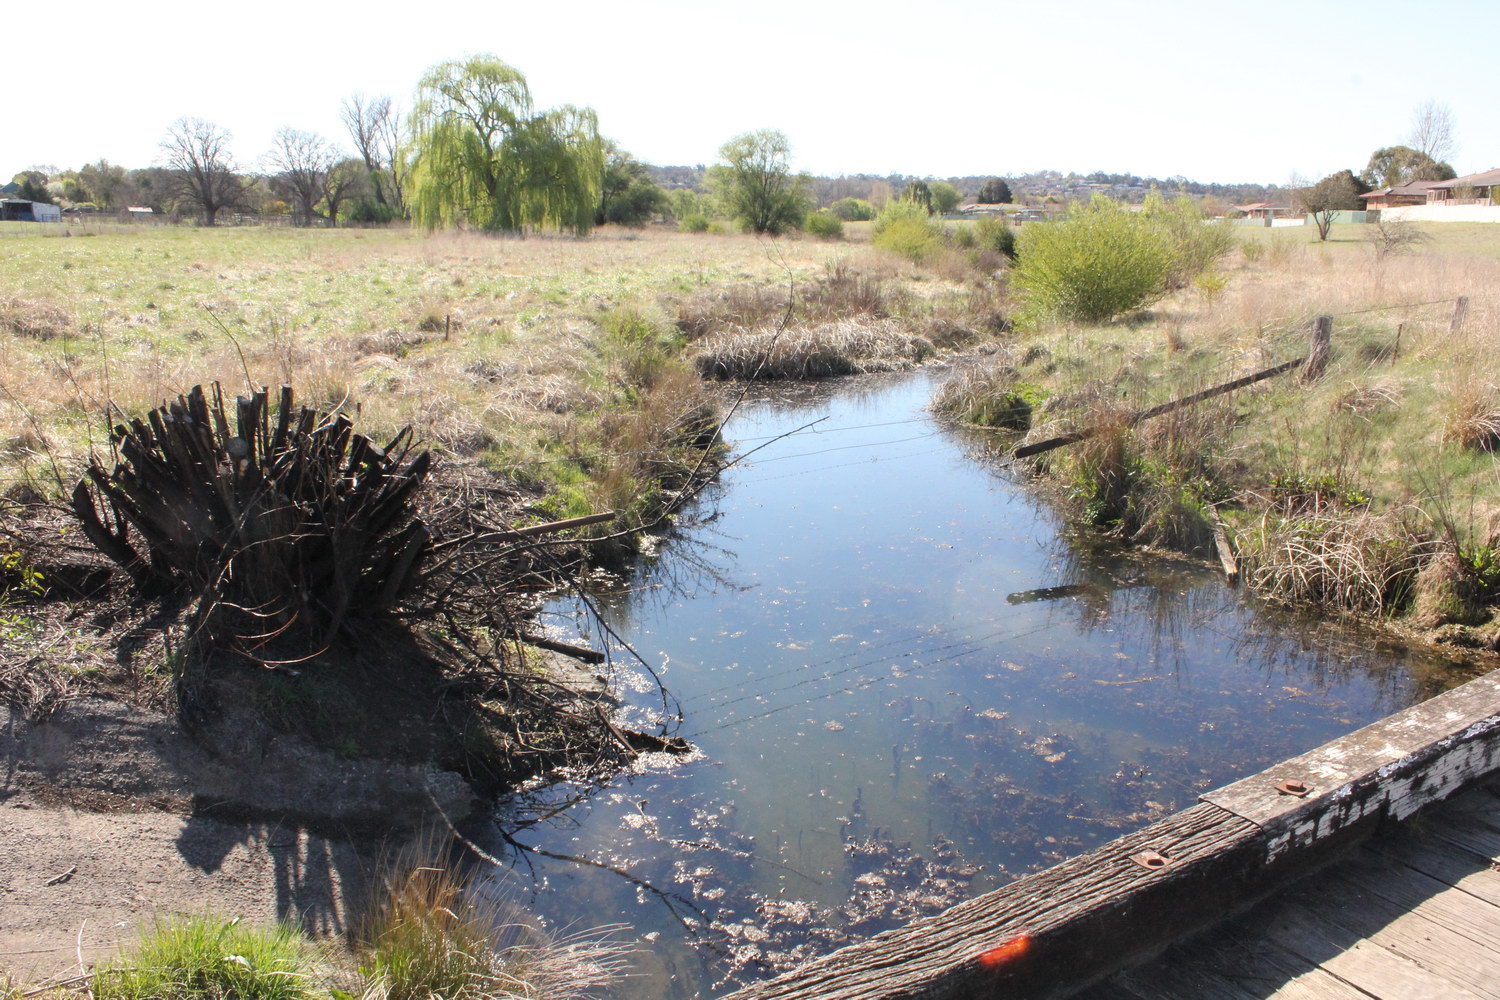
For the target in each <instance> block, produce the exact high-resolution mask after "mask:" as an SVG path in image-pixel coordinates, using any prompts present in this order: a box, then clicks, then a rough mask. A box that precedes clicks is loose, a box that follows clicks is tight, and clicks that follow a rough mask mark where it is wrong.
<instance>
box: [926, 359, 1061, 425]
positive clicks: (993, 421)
mask: <svg viewBox="0 0 1500 1000" xmlns="http://www.w3.org/2000/svg"><path fill="white" fill-rule="evenodd" d="M1034 393H1035V390H1033V389H1032V388H1031V387H1030V386H1028V385H1026V384H1025V383H1023V382H1021V381H1020V380H1019V379H1018V378H1017V376H1016V370H1015V369H1014V368H1012V367H1010V366H1009V365H994V366H992V367H987V368H973V369H970V370H968V371H965V372H962V373H960V374H958V375H955V376H953V377H952V378H950V379H949V380H948V381H946V382H944V383H943V386H942V388H941V389H939V390H938V391H937V394H936V395H935V396H934V397H933V401H932V409H933V412H935V413H938V414H940V415H941V416H944V417H947V418H948V419H950V420H959V421H962V422H964V423H966V424H974V425H977V426H980V427H998V428H1003V429H1005V430H1012V431H1027V430H1030V429H1031V411H1032V404H1033V402H1034V401H1035V399H1036V396H1035V395H1034Z"/></svg>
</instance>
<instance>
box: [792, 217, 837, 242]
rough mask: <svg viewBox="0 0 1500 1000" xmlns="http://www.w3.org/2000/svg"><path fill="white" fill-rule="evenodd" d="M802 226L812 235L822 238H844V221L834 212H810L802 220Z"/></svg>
mask: <svg viewBox="0 0 1500 1000" xmlns="http://www.w3.org/2000/svg"><path fill="white" fill-rule="evenodd" d="M802 228H803V229H804V230H805V231H806V232H807V233H808V234H809V235H812V236H816V237H818V238H819V239H822V240H841V239H843V238H844V223H843V220H841V219H840V218H839V217H838V216H837V215H834V214H833V213H832V212H808V213H807V218H806V219H804V220H803V222H802Z"/></svg>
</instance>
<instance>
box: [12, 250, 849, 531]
mask: <svg viewBox="0 0 1500 1000" xmlns="http://www.w3.org/2000/svg"><path fill="white" fill-rule="evenodd" d="M5 229H6V230H7V231H6V232H0V236H4V237H6V238H5V240H4V247H5V250H6V253H5V254H4V255H3V256H0V288H3V289H4V292H3V293H0V477H3V478H5V479H7V480H9V481H11V484H12V485H14V481H15V480H16V479H18V478H25V477H31V478H33V479H39V480H42V481H48V480H50V479H51V478H52V477H51V472H52V460H53V459H54V458H55V459H57V460H58V461H59V462H60V463H61V465H62V466H63V467H65V468H71V467H72V465H73V463H74V462H75V461H76V459H77V458H78V456H79V455H81V454H82V453H83V451H84V449H85V448H86V447H87V446H88V444H89V443H90V442H93V443H94V444H96V445H97V444H98V443H99V442H100V441H101V440H102V432H103V424H102V420H101V417H102V415H103V413H104V412H105V408H106V405H107V404H111V403H112V404H113V405H114V406H116V407H117V408H119V409H121V410H123V411H125V412H130V413H139V412H142V411H143V410H144V409H146V408H147V407H149V406H151V405H155V404H158V403H160V402H161V400H163V399H164V398H168V397H170V396H172V395H175V394H176V393H179V392H182V391H184V390H186V389H187V388H189V387H191V386H192V385H194V384H196V383H200V382H207V381H210V380H215V379H217V380H220V381H222V382H223V384H224V385H225V386H226V387H227V388H230V389H232V390H235V391H238V390H239V389H240V388H241V387H243V386H244V385H245V384H246V382H247V379H248V381H250V382H254V383H265V384H270V385H273V386H274V385H277V384H279V383H282V382H289V383H291V384H293V385H294V386H295V387H296V388H297V390H298V393H299V396H300V397H301V398H302V399H304V400H305V401H309V402H314V403H317V404H319V405H322V406H333V405H336V404H339V403H341V402H342V403H343V405H345V406H346V407H348V408H351V409H353V410H357V411H358V413H359V420H360V422H361V424H362V425H363V426H364V427H367V428H369V429H371V430H372V431H374V432H375V433H376V434H377V435H383V434H388V433H390V432H392V431H394V430H395V429H397V428H398V427H399V426H401V425H403V424H406V423H408V422H409V423H412V424H413V425H414V427H415V429H416V431H417V433H418V435H419V436H421V437H422V438H424V439H425V440H426V441H428V442H429V443H431V444H435V445H437V446H438V447H440V448H442V449H444V450H445V451H446V452H448V453H449V454H452V455H457V456H461V457H474V458H481V459H485V460H487V461H489V462H491V463H492V464H495V465H497V466H506V465H508V466H509V467H510V468H511V470H512V471H514V472H516V473H518V474H522V475H523V476H531V477H533V478H537V479H540V480H542V481H543V482H544V484H548V485H558V484H562V485H563V486H565V487H569V488H572V487H579V488H581V487H580V484H584V483H593V484H605V483H607V482H608V481H610V480H611V479H614V480H617V481H616V482H615V484H614V486H613V487H611V490H612V492H613V494H614V495H612V496H593V497H583V496H574V497H572V498H571V499H569V500H568V501H567V503H566V504H564V505H565V506H567V505H572V506H580V505H582V506H587V505H589V504H591V503H595V502H605V503H618V502H621V500H622V497H621V496H620V494H621V493H622V492H632V491H635V492H639V491H647V487H646V486H645V485H644V484H642V483H641V482H638V481H637V480H639V479H640V478H641V477H642V476H644V475H646V473H645V472H644V471H643V470H641V469H628V470H623V471H622V470H620V469H618V468H614V467H606V466H608V465H609V463H603V464H601V463H599V462H593V463H592V464H590V465H589V468H587V469H580V468H578V467H576V466H578V464H579V463H578V462H577V461H576V459H578V458H579V457H580V456H584V455H588V454H595V453H601V452H612V451H620V450H635V451H640V450H646V449H649V448H666V447H668V446H669V445H670V443H671V439H672V434H673V432H674V426H673V425H674V424H676V425H681V424H683V423H684V422H691V419H692V418H693V416H694V414H698V415H699V416H701V410H702V407H703V405H704V399H703V393H702V389H701V387H700V386H699V385H698V384H697V381H696V379H695V378H693V377H691V375H690V374H689V373H688V372H687V369H686V367H685V366H682V365H678V364H677V363H676V362H675V360H674V357H673V355H674V354H675V347H674V346H673V345H672V344H671V343H670V342H671V341H672V340H673V338H674V337H675V336H676V333H675V329H674V327H673V321H674V319H675V318H676V314H677V310H678V308H679V307H680V306H681V304H682V303H684V302H687V301H689V300H692V299H694V298H695V297H698V298H701V297H705V296H707V297H712V296H713V295H714V293H715V292H716V290H722V289H724V288H726V287H730V286H737V285H755V286H772V287H774V286H784V285H786V284H788V283H789V282H791V281H793V280H796V281H802V282H806V281H810V280H811V279H812V278H814V277H815V276H817V275H819V274H821V273H823V269H824V265H825V264H826V263H828V262H829V261H831V260H833V259H835V258H837V257H840V256H843V255H847V254H848V253H849V249H848V247H846V246H845V247H840V246H835V245H830V244H824V243H819V242H816V241H812V240H807V241H788V240H781V241H776V242H768V241H757V240H755V239H753V238H749V237H740V236H686V235H678V234H676V233H668V232H652V233H650V234H649V235H647V236H644V237H642V236H640V235H639V234H636V233H629V232H625V233H610V232H603V233H600V234H596V235H595V236H594V237H593V238H591V239H587V240H575V239H567V238H561V237H532V238H528V239H499V238H487V237H481V236H477V235H466V234H451V235H435V236H427V235H424V234H421V233H417V232H412V231H409V230H368V231H365V230H335V231H322V230H316V231H314V230H295V229H229V228H223V229H193V228H167V227H162V228H147V227H142V228H139V229H134V228H130V227H120V226H109V227H100V228H84V229H81V230H80V229H78V228H77V227H63V228H61V229H59V228H58V227H40V226H35V225H31V226H27V225H25V224H7V226H6V227H5ZM16 232H21V233H23V234H24V235H20V236H16ZM53 234H55V235H53ZM67 234H70V235H67ZM11 237H15V238H11ZM646 341H651V342H652V343H653V344H654V343H656V342H658V341H660V342H661V345H662V350H661V351H660V352H658V353H659V354H660V355H661V356H659V357H654V358H652V359H650V361H649V363H647V364H645V365H643V363H642V361H641V357H642V355H643V354H650V353H651V352H650V351H645V350H644V349H643V344H645V342H646ZM678 369H681V370H680V371H679V370H678ZM640 415H645V416H647V417H649V425H643V424H642V423H641V421H639V420H634V417H636V416H640ZM643 419H644V418H643ZM648 439H649V440H648ZM549 463H550V464H552V465H553V466H554V467H551V468H549V467H548V464H549ZM616 464H618V463H616ZM622 476H623V480H622ZM624 480H629V482H625V481H624ZM601 488H602V487H601ZM590 489H592V487H590ZM575 492H576V491H575ZM594 492H598V491H597V490H595V491H594ZM606 492H608V491H606Z"/></svg>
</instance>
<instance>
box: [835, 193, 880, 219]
mask: <svg viewBox="0 0 1500 1000" xmlns="http://www.w3.org/2000/svg"><path fill="white" fill-rule="evenodd" d="M828 211H830V212H832V213H833V214H834V215H836V216H838V217H839V218H840V219H843V220H844V221H845V222H869V221H870V220H871V219H873V218H875V206H874V205H871V204H870V203H869V202H868V201H865V200H864V199H863V198H840V199H839V200H838V201H836V202H834V203H833V204H832V205H829V206H828Z"/></svg>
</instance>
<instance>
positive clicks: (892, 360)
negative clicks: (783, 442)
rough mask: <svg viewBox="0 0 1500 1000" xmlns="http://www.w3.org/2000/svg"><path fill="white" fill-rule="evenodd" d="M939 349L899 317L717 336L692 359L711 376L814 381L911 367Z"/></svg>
mask: <svg viewBox="0 0 1500 1000" xmlns="http://www.w3.org/2000/svg"><path fill="white" fill-rule="evenodd" d="M934 350H935V348H934V347H933V344H932V341H930V340H928V339H927V338H926V337H920V336H917V335H916V334H913V333H909V332H908V331H907V330H906V329H905V328H904V327H903V326H902V324H900V323H899V322H897V321H895V320H890V319H876V320H870V319H849V320H841V321H833V322H826V323H819V324H817V325H816V326H811V327H803V328H796V329H788V330H780V331H778V330H775V329H760V330H733V331H724V332H720V333H716V334H712V335H709V336H707V337H705V338H703V339H702V340H700V341H699V342H698V343H697V344H695V345H694V349H693V352H692V360H693V365H694V367H696V369H697V371H698V374H699V375H701V376H702V377H704V378H708V379H750V378H758V379H810V378H829V377H832V376H836V375H859V374H862V373H865V372H882V371H897V370H900V369H904V368H910V367H912V366H914V365H916V364H918V363H919V362H921V361H923V360H925V359H926V358H928V357H930V356H932V354H933V352H934Z"/></svg>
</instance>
